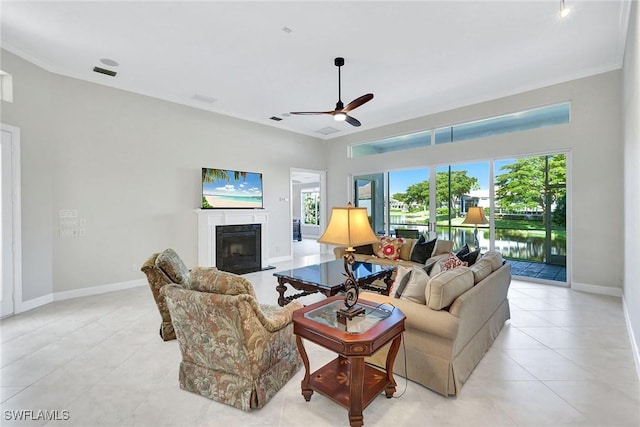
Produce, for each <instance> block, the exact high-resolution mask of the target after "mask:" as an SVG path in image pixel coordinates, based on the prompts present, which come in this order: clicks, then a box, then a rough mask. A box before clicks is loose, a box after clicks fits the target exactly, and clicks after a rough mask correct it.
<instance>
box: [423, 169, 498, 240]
mask: <svg viewBox="0 0 640 427" xmlns="http://www.w3.org/2000/svg"><path fill="white" fill-rule="evenodd" d="M435 192H436V208H435V211H436V215H437V220H436V227H437V233H438V237H439V238H441V239H446V240H452V241H453V242H455V245H454V246H455V247H458V248H462V247H463V246H464V245H465V244H467V245H469V247H470V248H475V247H476V246H479V247H480V248H481V252H486V251H487V250H488V249H489V247H490V237H489V224H488V223H487V224H475V223H466V222H465V219H466V218H467V212H468V211H469V208H470V207H475V206H477V207H480V208H482V209H483V211H484V216H485V217H486V218H490V215H489V211H490V197H489V162H477V163H465V164H458V165H446V166H438V167H437V168H436V188H435ZM476 236H477V242H476Z"/></svg>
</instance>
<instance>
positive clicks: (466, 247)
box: [456, 243, 469, 259]
mask: <svg viewBox="0 0 640 427" xmlns="http://www.w3.org/2000/svg"><path fill="white" fill-rule="evenodd" d="M468 253H469V245H468V244H466V243H465V244H464V246H463V247H462V249H460V250H459V251H458V252H456V256H457V257H458V258H460V259H462V257H463V256H465V255H466V254H468Z"/></svg>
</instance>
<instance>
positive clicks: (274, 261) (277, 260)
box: [269, 255, 293, 264]
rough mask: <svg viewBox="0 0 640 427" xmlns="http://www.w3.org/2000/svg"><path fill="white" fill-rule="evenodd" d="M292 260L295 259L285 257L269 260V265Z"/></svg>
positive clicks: (288, 256) (289, 256)
mask: <svg viewBox="0 0 640 427" xmlns="http://www.w3.org/2000/svg"><path fill="white" fill-rule="evenodd" d="M292 259H293V257H292V256H291V255H285V256H281V257H277V258H269V264H275V263H276V262H283V261H291V260H292Z"/></svg>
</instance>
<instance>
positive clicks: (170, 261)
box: [156, 248, 189, 285]
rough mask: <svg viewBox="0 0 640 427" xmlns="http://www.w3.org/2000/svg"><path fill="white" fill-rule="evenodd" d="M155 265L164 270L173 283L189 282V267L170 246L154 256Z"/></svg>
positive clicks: (183, 283) (182, 283)
mask: <svg viewBox="0 0 640 427" xmlns="http://www.w3.org/2000/svg"><path fill="white" fill-rule="evenodd" d="M156 265H157V266H158V267H159V268H160V269H161V270H162V271H164V274H166V275H167V276H168V277H169V279H171V281H172V282H173V283H177V284H180V285H185V284H188V283H189V269H188V268H187V266H186V265H184V262H182V259H180V257H179V256H178V254H177V253H176V252H175V251H174V250H173V249H171V248H169V249H165V250H164V251H162V253H161V254H160V255H158V258H156Z"/></svg>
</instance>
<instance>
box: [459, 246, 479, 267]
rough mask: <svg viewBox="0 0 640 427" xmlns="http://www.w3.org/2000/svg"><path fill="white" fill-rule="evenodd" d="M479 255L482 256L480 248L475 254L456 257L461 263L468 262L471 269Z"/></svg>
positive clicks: (469, 253) (470, 253)
mask: <svg viewBox="0 0 640 427" xmlns="http://www.w3.org/2000/svg"><path fill="white" fill-rule="evenodd" d="M465 246H466V245H465ZM479 255H480V248H478V249H476V250H475V251H473V252H468V253H466V254H464V255H462V256H460V255H456V256H457V257H458V258H460V260H461V261H464V262H466V263H467V265H468V266H469V267H471V266H472V265H473V264H475V262H476V260H477V259H478V256H479Z"/></svg>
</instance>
